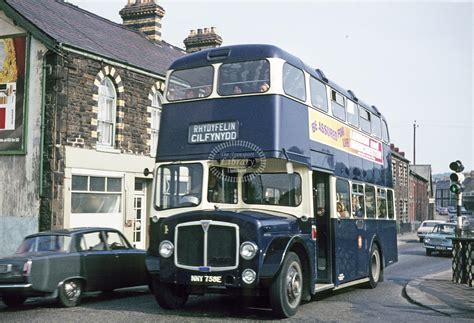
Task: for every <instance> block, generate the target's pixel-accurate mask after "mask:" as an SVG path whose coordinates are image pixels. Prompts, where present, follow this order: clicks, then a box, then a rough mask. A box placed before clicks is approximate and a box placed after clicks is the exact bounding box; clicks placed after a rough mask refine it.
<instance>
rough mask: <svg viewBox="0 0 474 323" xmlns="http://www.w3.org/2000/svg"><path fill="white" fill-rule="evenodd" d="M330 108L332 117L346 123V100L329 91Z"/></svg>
mask: <svg viewBox="0 0 474 323" xmlns="http://www.w3.org/2000/svg"><path fill="white" fill-rule="evenodd" d="M331 107H332V115H333V116H335V117H336V118H338V119H341V120H343V121H346V98H345V97H344V96H343V95H342V94H340V93H338V92H336V91H334V90H331Z"/></svg>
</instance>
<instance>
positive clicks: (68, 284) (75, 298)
mask: <svg viewBox="0 0 474 323" xmlns="http://www.w3.org/2000/svg"><path fill="white" fill-rule="evenodd" d="M58 294H59V296H58V301H59V304H61V306H63V307H74V306H77V305H79V303H80V302H81V298H82V282H81V281H80V280H78V279H70V280H67V281H65V282H64V283H63V284H61V286H59V293H58Z"/></svg>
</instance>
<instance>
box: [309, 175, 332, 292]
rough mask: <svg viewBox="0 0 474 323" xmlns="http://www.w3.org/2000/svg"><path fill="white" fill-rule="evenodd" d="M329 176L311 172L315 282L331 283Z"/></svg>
mask: <svg viewBox="0 0 474 323" xmlns="http://www.w3.org/2000/svg"><path fill="white" fill-rule="evenodd" d="M329 201H330V200H329V174H326V173H323V172H318V171H313V205H314V221H315V225H316V232H317V236H316V266H317V267H316V273H317V275H316V278H317V279H316V281H317V282H318V283H331V282H332V277H331V267H332V266H331V264H332V260H331V244H330V241H331V228H330V225H331V221H330V216H331V212H330V202H329Z"/></svg>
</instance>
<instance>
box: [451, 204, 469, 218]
mask: <svg viewBox="0 0 474 323" xmlns="http://www.w3.org/2000/svg"><path fill="white" fill-rule="evenodd" d="M471 214H472V213H471V212H470V211H468V210H466V208H465V207H464V206H461V215H462V216H470V215H471ZM457 216H458V212H457V208H456V207H453V206H450V207H449V208H448V220H449V221H450V222H456V218H457Z"/></svg>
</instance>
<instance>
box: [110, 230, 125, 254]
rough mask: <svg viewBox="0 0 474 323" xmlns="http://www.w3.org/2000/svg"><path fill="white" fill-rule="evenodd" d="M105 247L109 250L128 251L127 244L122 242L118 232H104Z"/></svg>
mask: <svg viewBox="0 0 474 323" xmlns="http://www.w3.org/2000/svg"><path fill="white" fill-rule="evenodd" d="M105 234H106V236H107V247H108V248H109V249H110V250H120V249H128V246H127V244H126V243H125V241H123V239H122V237H121V236H120V234H119V233H118V232H106V233H105Z"/></svg>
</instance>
